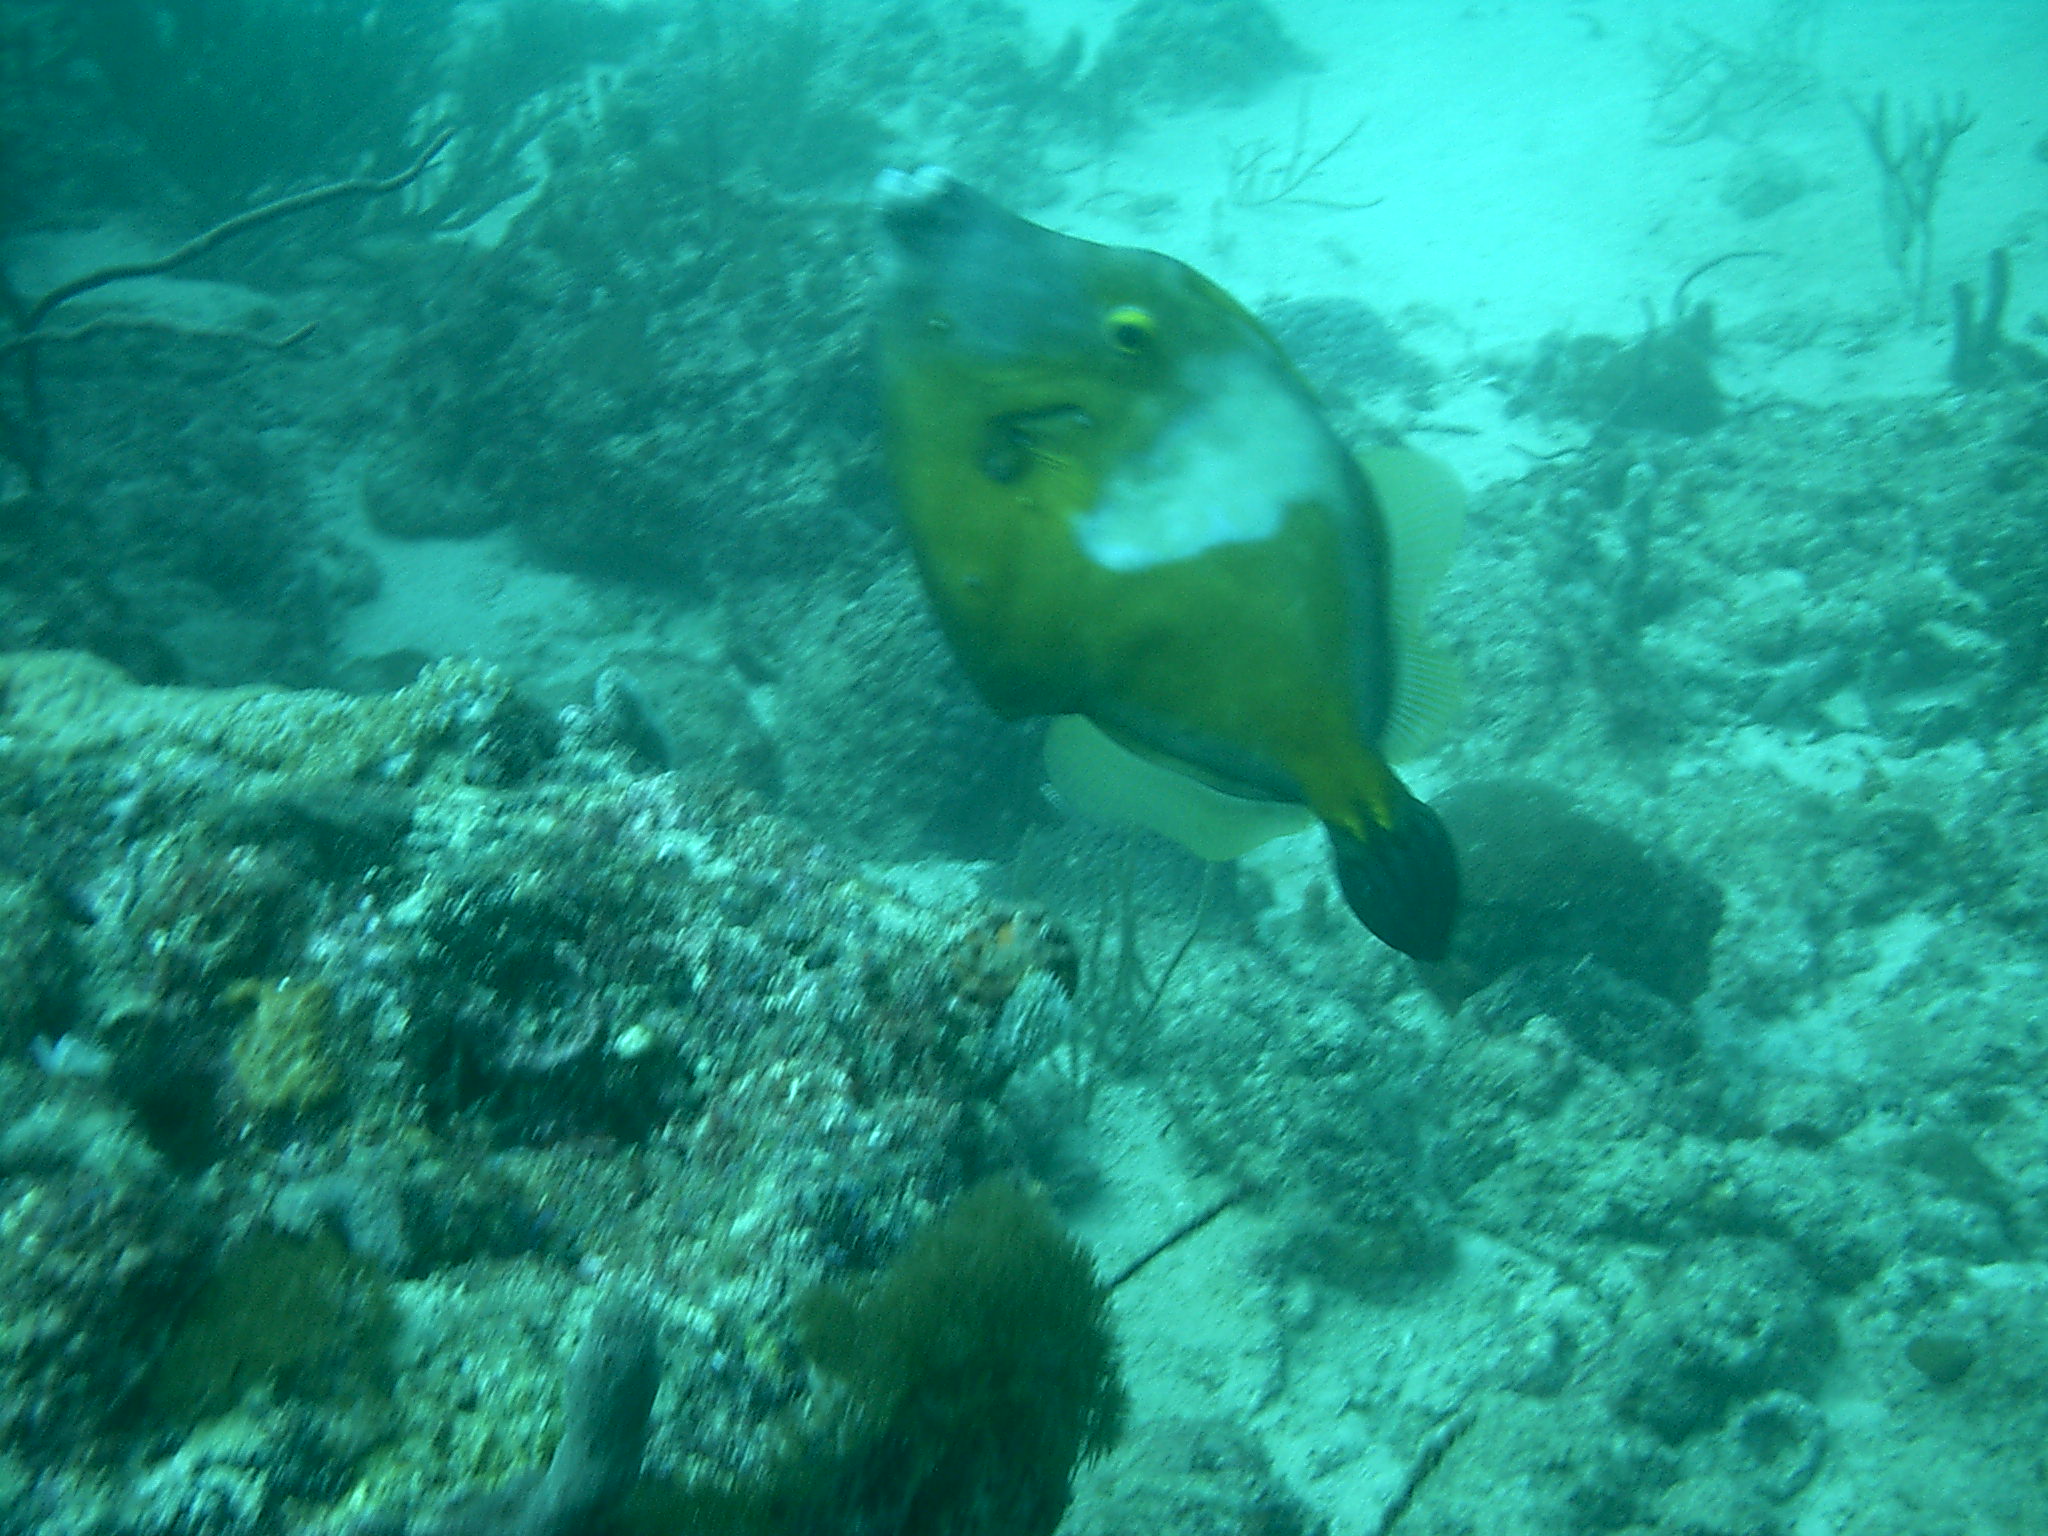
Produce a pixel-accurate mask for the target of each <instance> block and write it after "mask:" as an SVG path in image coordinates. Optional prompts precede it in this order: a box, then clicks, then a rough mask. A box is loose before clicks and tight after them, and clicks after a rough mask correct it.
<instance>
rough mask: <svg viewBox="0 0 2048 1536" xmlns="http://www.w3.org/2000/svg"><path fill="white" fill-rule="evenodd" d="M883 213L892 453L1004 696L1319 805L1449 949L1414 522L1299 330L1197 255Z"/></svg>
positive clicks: (934, 573) (915, 201)
mask: <svg viewBox="0 0 2048 1536" xmlns="http://www.w3.org/2000/svg"><path fill="white" fill-rule="evenodd" d="M878 201H879V203H880V206H881V210H882V223H883V230H884V235H885V241H884V246H885V250H884V272H883V280H882V296H881V303H880V330H881V362H882V374H883V388H884V405H885V418H886V421H887V424H888V425H887V450H888V460H889V465H890V470H891V474H892V476H893V478H894V480H895V482H896V485H897V489H898V493H899V499H900V501H901V505H902V512H903V517H904V521H905V524H906V527H907V530H908V533H909V536H910V540H911V544H912V547H913V549H914V551H915V555H916V559H917V561H918V565H919V569H920V573H921V575H922V577H923V579H924V582H925V585H926V588H927V590H928V592H929V594H930V596H931V600H932V605H933V608H934V610H935V612H936V613H937V615H938V618H939V621H940V623H941V625H942V626H943V628H944V630H945V632H946V635H947V638H948V640H949V641H950V643H951V645H952V647H953V649H954V651H955V652H956V653H957V654H958V656H959V657H960V660H961V662H962V664H963V665H964V666H965V668H966V670H967V672H968V674H969V676H970V677H971V678H972V679H973V681H974V683H975V684H976V686H977V688H978V689H979V690H980V692H981V693H982V694H983V696H984V697H985V698H986V699H987V700H988V702H989V703H990V704H991V705H992V706H993V707H994V708H995V709H997V710H998V711H999V712H1001V713H1003V714H1005V715H1008V716H1011V717H1024V716H1036V715H1048V716H1078V717H1082V718H1085V719H1086V720H1088V721H1091V722H1092V723H1093V724H1094V726H1096V727H1097V728H1099V729H1100V730H1101V731H1102V732H1103V733H1105V734H1106V735H1107V736H1108V737H1109V738H1110V739H1111V740H1112V741H1114V742H1116V743H1118V744H1120V745H1121V746H1123V747H1125V748H1128V749H1129V750H1130V751H1131V752H1134V753H1136V754H1137V755H1138V756H1140V757H1142V758H1145V759H1148V760H1150V761H1152V762H1154V763H1158V764H1163V765H1166V766H1168V767H1170V768H1172V769H1173V770H1174V771H1175V772H1176V773H1178V774H1182V775H1185V776H1186V777H1187V778H1189V779H1193V780H1195V781H1197V782H1198V783H1201V784H1205V785H1208V786H1210V787H1212V788H1214V789H1220V790H1222V791H1225V792H1227V793H1228V794H1230V795H1232V796H1238V797H1244V798H1247V799H1250V800H1254V801H1263V802H1286V803H1294V804H1299V805H1303V806H1306V807H1307V808H1308V809H1309V810H1310V811H1311V812H1313V814H1314V815H1315V817H1316V818H1318V819H1319V820H1321V821H1322V822H1323V823H1324V824H1325V826H1327V827H1328V828H1329V829H1330V832H1331V836H1332V840H1333V844H1334V845H1335V847H1336V850H1337V855H1338V866H1339V873H1340V876H1341V877H1344V885H1345V890H1346V894H1347V896H1348V897H1351V898H1352V901H1353V905H1354V907H1360V906H1361V902H1362V903H1363V906H1364V907H1365V908H1369V909H1370V911H1369V912H1368V911H1366V910H1361V916H1363V917H1365V918H1366V921H1367V923H1368V926H1371V927H1372V928H1373V929H1374V931H1375V932H1378V933H1380V934H1381V935H1382V937H1387V938H1388V939H1389V942H1394V943H1396V944H1397V946H1398V947H1402V948H1406V949H1409V950H1411V951H1412V952H1430V951H1434V950H1438V949H1440V948H1441V946H1442V941H1443V939H1444V937H1445V936H1446V934H1447V932H1448V924H1449V917H1450V911H1449V909H1450V906H1451V904H1452V903H1453V902H1454V898H1455V870H1454V867H1453V866H1452V864H1451V861H1450V854H1449V845H1448V843H1447V842H1445V841H1444V840H1443V839H1442V835H1441V829H1440V828H1437V827H1436V826H1435V823H1434V818H1433V817H1432V816H1430V815H1429V813H1428V812H1427V810H1426V809H1425V808H1424V807H1422V806H1421V805H1420V803H1419V802H1416V801H1414V800H1413V799H1412V797H1410V796H1409V795H1408V794H1407V792H1406V791H1405V789H1403V788H1402V786H1401V785H1400V782H1399V780H1398V779H1397V778H1396V777H1395V776H1394V774H1393V772H1392V770H1391V769H1389V768H1388V767H1387V764H1386V762H1385V760H1384V752H1383V748H1384V746H1385V742H1386V738H1387V735H1388V731H1389V726H1390V723H1391V717H1392V714H1393V712H1394V711H1395V708H1396V700H1397V694H1398V692H1399V688H1400V682H1401V679H1400V677H1399V676H1398V675H1397V673H1398V670H1399V667H1400V657H1401V654H1402V635H1401V633H1400V630H1401V628H1402V625H1401V616H1400V614H1399V613H1398V612H1397V608H1398V597H1397V594H1396V592H1395V590H1394V584H1393V578H1394V565H1395V560H1394V552H1393V551H1392V549H1391V548H1390V541H1389V532H1388V523H1387V519H1386V517H1385V516H1384V515H1383V509H1382V508H1381V507H1380V505H1379V502H1378V498H1377V497H1376V494H1375V490H1374V487H1373V484H1372V482H1371V481H1370V480H1369V479H1368V478H1367V476H1366V475H1365V474H1364V473H1363V472H1362V471H1361V470H1360V468H1359V465H1358V463H1357V461H1356V460H1355V459H1354V458H1353V457H1352V456H1351V454H1350V453H1349V452H1348V451H1347V450H1346V449H1345V447H1344V445H1343V444H1342V443H1341V442H1340V441H1339V440H1338V439H1337V438H1336V436H1335V434H1334V433H1332V432H1331V430H1330V429H1329V427H1328V426H1327V424H1326V423H1325V422H1324V420H1323V417H1322V415H1321V414H1320V412H1319V411H1318V410H1317V409H1316V406H1315V404H1314V401H1313V399H1312V397H1311V395H1310V393H1309V391H1308V389H1307V387H1306V386H1305V385H1304V384H1303V383H1302V381H1301V380H1300V378H1299V376H1298V375H1297V374H1296V373H1295V372H1294V370H1293V368H1292V367H1291V365H1289V364H1288V362H1287V360H1286V358H1285V357H1284V356H1283V355H1282V354H1281V352H1280V350H1279V349H1278V347H1277V346H1275V345H1274V343H1273V342H1272V340H1271V338H1270V337H1268V336H1267V334H1266V333H1265V331H1264V330H1263V328H1262V327H1260V326H1259V325H1258V323H1257V322H1256V321H1255V320H1254V319H1253V318H1252V317H1251V316H1250V315H1249V314H1247V313H1246V312H1245V311H1244V310H1243V309H1242V308H1241V307H1240V306H1239V305H1237V304H1236V303H1235V302H1234V301H1233V300H1232V299H1230V298H1229V297H1228V296H1227V295H1226V294H1224V293H1223V292H1222V291H1221V290H1220V289H1218V288H1216V287H1215V286H1214V285H1213V284H1211V283H1209V282H1208V281H1207V280H1206V279H1204V278H1202V277H1201V276H1200V275H1199V274H1197V273H1195V272H1193V271H1192V270H1190V269H1189V268H1187V267H1185V266H1183V265H1181V264H1180V263H1178V262H1175V261H1173V260H1171V259H1170V258H1168V257H1165V256H1161V255H1158V254H1156V253H1153V252H1149V251H1140V250H1131V249H1125V248H1120V247H1109V246H1101V245H1095V244H1091V243H1089V242H1086V241H1081V240H1076V239H1072V238H1069V237H1067V236H1063V235H1059V234H1056V233H1054V232H1052V231H1050V230H1046V229H1043V228H1040V227H1039V226H1037V225H1034V224H1031V223H1028V222H1027V221H1025V220H1023V219H1020V218H1018V217H1016V216H1015V215H1013V214H1010V213H1008V212H1007V211H1005V210H1003V209H1001V208H999V207H997V206H996V205H995V204H993V203H991V202H989V201H988V200H987V199H985V198H982V197H980V196H979V195H978V194H976V193H974V192H972V191H970V190H969V189H967V188H966V187H964V186H962V185H961V184H960V183H958V182H956V181H953V180H952V179H951V178H950V177H946V176H944V175H943V173H938V172H933V171H929V170H927V171H920V172H918V173H915V174H913V175H905V174H902V173H887V174H885V176H884V178H883V180H882V182H881V183H880V184H879V185H878ZM1418 818H1421V819H1422V820H1423V821H1424V822H1425V823H1426V824H1425V825H1422V826H1420V827H1419V828H1418V825H1417V821H1418ZM1347 858H1348V859H1349V860H1350V864H1351V868H1350V871H1349V873H1348V874H1347V869H1346V862H1347ZM1389 859H1392V860H1393V861H1394V864H1395V866H1396V867H1395V868H1394V869H1393V870H1392V872H1391V875H1389V873H1388V872H1387V871H1384V870H1380V869H1378V868H1377V866H1380V865H1385V864H1387V862H1388V860H1389ZM1404 859H1406V860H1407V861H1409V862H1410V863H1414V862H1416V861H1418V860H1419V861H1420V862H1419V865H1418V867H1417V868H1415V869H1411V870H1407V871H1405V872H1404V871H1403V870H1402V869H1401V868H1400V867H1398V866H1400V864H1401V863H1402V861H1403V860H1404ZM1390 878H1392V879H1394V880H1395V882H1396V884H1402V883H1403V882H1405V885H1404V888H1401V889H1396V888H1394V886H1392V885H1389V884H1388V880H1389V879H1390ZM1375 882H1377V886H1376V887H1375V888H1373V889H1366V887H1369V886H1374V883H1375ZM1355 886H1356V887H1359V889H1356V890H1355V889H1354V887H1355ZM1390 904H1391V906H1390ZM1425 909H1426V910H1425Z"/></svg>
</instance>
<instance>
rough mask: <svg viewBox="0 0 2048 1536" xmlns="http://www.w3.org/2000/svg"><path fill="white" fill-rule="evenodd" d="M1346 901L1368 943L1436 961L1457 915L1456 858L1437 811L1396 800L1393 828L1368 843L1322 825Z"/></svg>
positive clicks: (1373, 832) (1373, 829)
mask: <svg viewBox="0 0 2048 1536" xmlns="http://www.w3.org/2000/svg"><path fill="white" fill-rule="evenodd" d="M1325 825H1326V827H1327V829H1328V831H1329V834H1330V851H1331V853H1332V855H1333V856H1334V857H1335V859H1336V864H1337V884H1338V886H1339V887H1340V888H1341V889H1342V890H1343V892H1344V900H1345V902H1346V903H1347V904H1348V905H1349V906H1350V908H1351V910H1352V911H1353V912H1354V913H1356V914H1357V916H1358V920H1359V921H1360V922H1361V923H1363V924H1365V926H1366V927H1367V929H1369V930H1370V931H1371V932H1372V934H1373V936H1374V937H1375V938H1377V939H1379V940H1380V941H1381V942H1382V943H1384V944H1387V945H1390V946H1392V947H1393V948H1395V949H1398V950H1399V951H1401V953H1402V954H1404V955H1413V956H1414V957H1415V958H1416V959H1418V960H1441V959H1443V957H1444V954H1445V951H1447V950H1448V949H1449V948H1450V943H1451V923H1452V921H1453V919H1454V918H1455V917H1456V916H1457V912H1458V858H1457V854H1456V853H1455V851H1453V849H1452V847H1451V838H1450V834H1449V833H1448V832H1446V831H1445V830H1444V824H1443V822H1442V821H1440V820H1439V819H1438V818H1437V814H1436V812H1435V811H1432V810H1431V809H1430V808H1429V807H1428V806H1426V805H1424V804H1423V803H1422V802H1421V801H1420V800H1418V799H1416V798H1415V797H1414V796H1413V795H1410V794H1406V793H1400V792H1397V793H1396V795H1395V798H1394V802H1393V818H1392V822H1391V824H1390V825H1387V826H1384V827H1382V826H1380V825H1378V824H1377V823H1375V822H1370V821H1369V822H1367V823H1366V828H1365V835H1364V836H1363V837H1361V836H1358V835H1356V834H1354V833H1352V832H1350V831H1347V830H1346V829H1345V828H1343V827H1340V826H1336V825H1333V824H1328V823H1326V824H1325Z"/></svg>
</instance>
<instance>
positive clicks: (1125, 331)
mask: <svg viewBox="0 0 2048 1536" xmlns="http://www.w3.org/2000/svg"><path fill="white" fill-rule="evenodd" d="M1102 333H1103V334H1104V335H1105V336H1107V337H1108V338H1109V344H1110V345H1111V346H1112V347H1115V348H1116V349H1117V351H1119V352H1122V353H1124V354H1126V355H1127V356H1131V357H1135V356H1137V355H1138V354H1139V353H1140V352H1143V351H1144V350H1145V349H1146V348H1148V347H1150V346H1151V345H1152V341H1153V338H1154V337H1156V336H1157V335H1158V334H1159V322H1158V321H1157V320H1154V319H1153V318H1152V311H1150V310H1149V309H1140V308H1138V307H1137V305H1135V304H1119V305H1118V306H1117V307H1116V308H1115V309H1112V310H1111V311H1110V312H1109V313H1108V314H1107V315H1105V316H1104V317H1103V320H1102Z"/></svg>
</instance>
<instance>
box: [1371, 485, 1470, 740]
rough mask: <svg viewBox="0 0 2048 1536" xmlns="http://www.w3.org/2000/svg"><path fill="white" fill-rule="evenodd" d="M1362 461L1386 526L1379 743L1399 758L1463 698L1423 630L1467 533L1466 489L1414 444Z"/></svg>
mask: <svg viewBox="0 0 2048 1536" xmlns="http://www.w3.org/2000/svg"><path fill="white" fill-rule="evenodd" d="M1359 467H1360V468H1361V469H1363V470H1364V471H1365V477H1366V479H1367V480H1369V481H1370V482H1371V483H1372V489H1373V495H1374V496H1375V497H1376V498H1377V500H1378V501H1379V505H1380V515H1381V517H1382V518H1383V519H1384V521H1385V525H1386V530H1387V557H1388V573H1387V590H1388V596H1389V601H1390V604H1391V607H1392V613H1391V619H1392V628H1393V637H1394V696H1393V698H1392V699H1391V700H1390V701H1389V704H1388V707H1387V723H1386V726H1385V728H1384V729H1383V730H1382V731H1381V732H1380V740H1379V743H1378V746H1379V750H1380V754H1381V756H1383V757H1385V758H1386V760H1387V761H1388V762H1390V763H1397V762H1400V761H1402V760H1403V759H1404V758H1411V757H1415V756H1417V755H1418V754H1420V753H1422V752H1424V751H1426V750H1427V749H1428V748H1429V746H1430V745H1431V744H1432V743H1433V742H1434V741H1435V740H1436V738H1437V736H1438V735H1439V734H1440V733H1441V732H1442V731H1443V728H1444V726H1445V725H1446V724H1447V723H1448V722H1449V720H1450V718H1451V716H1452V715H1453V714H1455V713H1456V712H1457V709H1458V706H1459V704H1461V703H1462V702H1463V700H1464V695H1465V690H1464V680H1463V678H1462V676H1461V675H1460V673H1459V669H1458V664H1457V661H1456V659H1455V658H1453V657H1452V656H1451V654H1450V653H1449V652H1448V651H1446V650H1445V649H1444V648H1443V647H1442V646H1441V645H1439V644H1437V643H1436V642H1435V641H1434V640H1431V639H1429V638H1428V637H1427V636H1426V635H1424V634H1423V632H1422V614H1423V610H1424V609H1426V608H1427V607H1428V606H1429V599H1430V596H1431V594H1432V593H1434V592H1435V591H1436V587H1437V583H1438V582H1440V581H1442V580H1443V576H1444V572H1445V571H1447V570H1448V569H1450V564H1451V556H1452V555H1453V554H1455V553H1456V552H1457V548H1458V538H1459V535H1460V534H1462V533H1463V532H1464V528H1465V488H1464V487H1463V486H1462V485H1460V484H1459V483H1458V477H1457V475H1456V474H1455V473H1453V472H1452V470H1451V467H1450V466H1449V465H1448V464H1445V463H1444V462H1443V461H1442V460H1441V459H1435V458H1431V457H1430V456H1429V455H1428V454H1426V453H1417V452H1416V451H1415V450H1413V449H1411V448H1371V449H1368V450H1366V451H1365V452H1364V453H1362V454H1360V455H1359Z"/></svg>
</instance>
